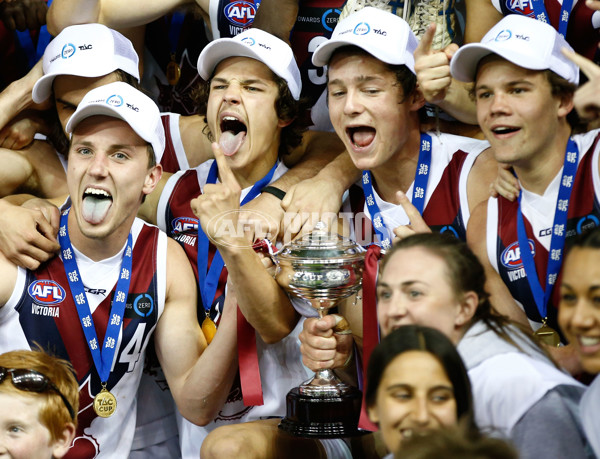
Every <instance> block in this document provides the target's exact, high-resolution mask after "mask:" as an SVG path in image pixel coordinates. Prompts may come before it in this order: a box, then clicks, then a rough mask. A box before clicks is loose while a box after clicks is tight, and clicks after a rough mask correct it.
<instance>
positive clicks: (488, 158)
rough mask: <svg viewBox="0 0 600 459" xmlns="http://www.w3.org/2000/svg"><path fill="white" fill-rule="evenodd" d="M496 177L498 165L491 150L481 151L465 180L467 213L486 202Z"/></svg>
mask: <svg viewBox="0 0 600 459" xmlns="http://www.w3.org/2000/svg"><path fill="white" fill-rule="evenodd" d="M497 176H498V163H497V162H496V159H495V158H494V155H493V153H492V149H491V148H488V149H487V150H485V151H483V152H482V153H481V154H480V155H479V156H478V157H477V159H476V160H475V163H474V164H473V167H472V168H471V171H470V172H469V177H468V179H467V199H468V200H469V211H471V212H473V211H474V210H475V208H476V207H477V206H478V205H479V204H480V203H482V202H484V201H487V199H488V198H489V195H490V188H491V185H492V184H493V183H494V180H496V177H497Z"/></svg>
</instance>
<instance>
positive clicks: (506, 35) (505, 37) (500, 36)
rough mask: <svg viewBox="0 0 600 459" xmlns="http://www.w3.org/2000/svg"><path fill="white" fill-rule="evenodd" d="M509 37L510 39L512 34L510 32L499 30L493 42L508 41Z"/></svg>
mask: <svg viewBox="0 0 600 459" xmlns="http://www.w3.org/2000/svg"><path fill="white" fill-rule="evenodd" d="M510 37H512V33H511V32H510V30H501V31H500V33H499V34H498V35H496V38H494V40H495V41H506V40H510Z"/></svg>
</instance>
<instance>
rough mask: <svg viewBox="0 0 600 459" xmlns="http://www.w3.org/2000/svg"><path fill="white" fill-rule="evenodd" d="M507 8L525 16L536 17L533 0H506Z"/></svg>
mask: <svg viewBox="0 0 600 459" xmlns="http://www.w3.org/2000/svg"><path fill="white" fill-rule="evenodd" d="M506 8H508V9H509V10H510V11H512V12H513V13H517V14H522V15H523V16H529V17H531V18H533V17H535V13H534V11H533V0H506Z"/></svg>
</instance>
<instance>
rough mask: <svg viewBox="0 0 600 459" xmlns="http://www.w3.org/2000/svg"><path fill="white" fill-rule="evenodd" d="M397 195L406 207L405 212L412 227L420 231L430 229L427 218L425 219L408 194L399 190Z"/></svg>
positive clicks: (401, 203) (404, 207) (403, 206)
mask: <svg viewBox="0 0 600 459" xmlns="http://www.w3.org/2000/svg"><path fill="white" fill-rule="evenodd" d="M396 197H397V198H398V201H400V205H401V206H402V208H403V209H404V212H406V215H407V216H408V219H409V220H410V225H411V226H412V228H413V229H414V230H415V231H418V232H423V231H427V229H429V227H428V226H427V223H425V220H423V217H422V216H421V214H420V213H419V211H418V210H417V208H416V207H415V206H414V205H413V203H412V202H410V199H408V196H406V194H404V193H403V192H402V191H397V192H396Z"/></svg>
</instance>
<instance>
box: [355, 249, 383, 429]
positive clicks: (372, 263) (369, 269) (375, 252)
mask: <svg viewBox="0 0 600 459" xmlns="http://www.w3.org/2000/svg"><path fill="white" fill-rule="evenodd" d="M381 256H382V253H381V249H380V248H379V246H377V245H375V244H372V245H370V246H369V247H368V248H367V253H366V254H365V268H364V270H363V280H362V289H363V294H362V297H363V302H362V313H363V354H362V373H363V375H362V376H363V386H364V385H365V384H366V383H367V367H368V365H369V358H370V357H371V352H373V349H374V348H375V346H377V343H378V342H379V325H378V324H377V305H376V301H375V298H376V295H377V294H376V291H377V267H378V264H379V260H380V258H381ZM363 394H366V390H363ZM358 426H359V427H360V428H361V429H366V430H371V431H375V430H377V426H375V424H373V423H372V422H371V421H370V420H369V417H368V416H367V404H366V401H365V397H364V395H363V400H362V408H361V412H360V419H359V421H358Z"/></svg>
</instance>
